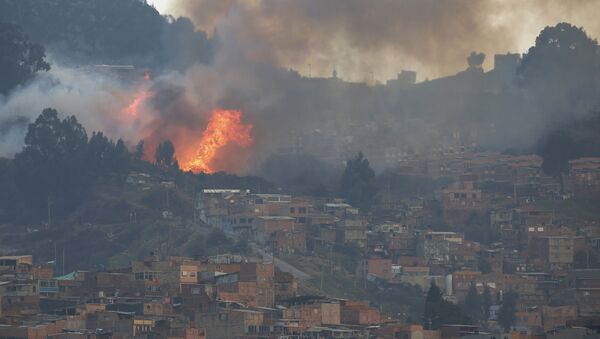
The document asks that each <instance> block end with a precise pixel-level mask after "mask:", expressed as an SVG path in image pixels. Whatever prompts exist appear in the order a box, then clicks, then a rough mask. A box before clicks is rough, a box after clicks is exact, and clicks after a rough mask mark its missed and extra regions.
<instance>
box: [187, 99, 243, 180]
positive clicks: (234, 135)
mask: <svg viewBox="0 0 600 339" xmlns="http://www.w3.org/2000/svg"><path fill="white" fill-rule="evenodd" d="M241 119H242V112H240V111H235V110H223V109H215V110H213V112H212V115H211V117H210V120H209V121H208V125H207V126H206V129H205V130H204V132H203V133H202V139H201V140H200V143H199V146H198V147H197V150H196V152H195V155H194V156H193V157H191V159H189V160H187V161H184V162H183V163H182V164H181V168H182V169H183V170H185V171H192V172H194V173H200V172H204V173H213V172H214V171H215V168H214V164H213V161H214V160H215V157H216V156H217V153H218V151H219V149H221V148H222V147H223V146H226V145H228V144H230V143H235V144H237V145H239V146H242V147H248V146H250V145H251V144H252V142H253V139H252V134H251V132H252V127H253V126H252V125H250V124H243V123H242V122H241Z"/></svg>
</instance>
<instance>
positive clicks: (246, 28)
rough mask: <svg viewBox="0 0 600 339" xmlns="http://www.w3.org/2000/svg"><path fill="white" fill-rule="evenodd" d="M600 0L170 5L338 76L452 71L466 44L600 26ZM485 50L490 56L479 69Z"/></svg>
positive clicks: (258, 52)
mask: <svg viewBox="0 0 600 339" xmlns="http://www.w3.org/2000/svg"><path fill="white" fill-rule="evenodd" d="M599 7H600V1H598V0H575V1H563V0H531V1H521V0H505V1H500V0H476V1H471V0H444V1H439V0H377V1H367V0H327V1H323V0H225V1H223V0H173V4H172V10H173V11H174V12H175V13H177V14H181V15H187V16H190V17H192V19H193V20H194V22H195V23H196V24H197V25H198V26H199V27H200V28H202V29H204V30H207V31H209V32H211V31H213V30H215V31H216V33H217V34H219V30H220V29H221V28H222V26H227V27H236V29H237V30H236V35H237V36H238V37H239V39H240V40H242V41H244V42H245V43H246V46H247V47H248V49H246V50H245V53H247V55H248V56H249V57H253V58H256V59H261V60H274V61H275V62H276V63H277V64H279V65H280V66H284V67H293V68H295V69H298V70H299V71H300V72H301V73H308V72H309V66H308V65H309V64H311V65H312V74H313V75H314V74H318V75H321V76H322V75H329V74H331V71H332V70H333V69H334V68H336V69H337V70H338V72H339V73H340V75H341V76H342V77H344V78H346V79H353V80H371V78H372V77H374V78H376V79H386V78H389V77H393V76H394V75H395V73H396V72H398V71H399V70H400V69H402V68H409V69H415V70H418V71H419V72H420V74H422V76H421V78H424V77H438V76H440V75H447V74H452V73H455V72H456V71H458V70H461V69H463V68H464V67H465V66H466V62H465V57H466V56H467V55H468V54H469V53H470V52H471V51H473V50H478V51H482V52H485V53H486V54H487V55H493V54H494V53H505V52H507V51H513V52H515V51H516V52H524V51H525V49H526V48H527V47H529V46H530V45H531V44H532V43H533V41H534V39H535V36H536V35H537V33H538V32H539V31H540V30H541V29H542V28H543V27H544V26H546V25H553V24H556V23H557V22H560V21H569V22H572V23H574V24H576V25H578V26H585V27H586V28H587V29H588V31H589V32H590V33H591V35H592V36H596V35H597V33H598V32H600V24H599V23H598V20H596V18H594V17H593V13H595V12H596V11H597V9H598V8H599ZM491 62H492V58H488V60H487V64H486V65H485V66H486V67H487V68H489V67H491Z"/></svg>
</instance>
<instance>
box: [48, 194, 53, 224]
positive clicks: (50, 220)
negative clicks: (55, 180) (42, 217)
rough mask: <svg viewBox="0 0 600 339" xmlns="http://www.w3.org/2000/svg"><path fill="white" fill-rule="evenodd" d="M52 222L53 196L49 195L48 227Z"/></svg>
mask: <svg viewBox="0 0 600 339" xmlns="http://www.w3.org/2000/svg"><path fill="white" fill-rule="evenodd" d="M50 224H52V198H50V195H48V228H50Z"/></svg>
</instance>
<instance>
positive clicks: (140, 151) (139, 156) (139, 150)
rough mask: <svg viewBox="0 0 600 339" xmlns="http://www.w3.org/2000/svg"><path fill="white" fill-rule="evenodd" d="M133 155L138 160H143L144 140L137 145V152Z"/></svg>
mask: <svg viewBox="0 0 600 339" xmlns="http://www.w3.org/2000/svg"><path fill="white" fill-rule="evenodd" d="M133 157H134V158H135V159H136V160H142V158H143V157H144V140H140V141H139V142H138V143H137V145H135V153H134V156H133Z"/></svg>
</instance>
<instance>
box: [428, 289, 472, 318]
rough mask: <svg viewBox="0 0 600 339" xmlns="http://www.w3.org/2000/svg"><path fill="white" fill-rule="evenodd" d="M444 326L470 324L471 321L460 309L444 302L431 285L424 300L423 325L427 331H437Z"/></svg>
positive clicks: (439, 291) (438, 291) (438, 292)
mask: <svg viewBox="0 0 600 339" xmlns="http://www.w3.org/2000/svg"><path fill="white" fill-rule="evenodd" d="M444 324H471V319H470V318H469V317H468V316H467V315H466V314H465V313H464V312H463V310H462V309H461V308H460V307H458V306H457V305H455V304H453V303H451V302H449V301H446V300H444V298H443V297H442V291H441V290H440V288H439V287H437V286H436V285H435V283H432V284H431V287H430V288H429V291H428V292H427V297H426V298H425V311H424V313H423V325H424V327H425V328H427V329H438V328H440V326H441V325H444Z"/></svg>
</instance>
